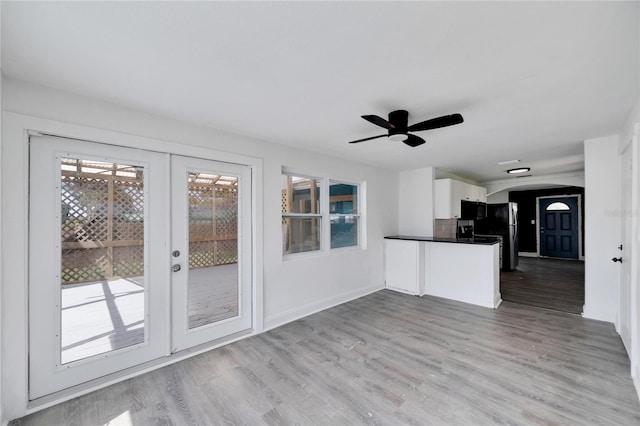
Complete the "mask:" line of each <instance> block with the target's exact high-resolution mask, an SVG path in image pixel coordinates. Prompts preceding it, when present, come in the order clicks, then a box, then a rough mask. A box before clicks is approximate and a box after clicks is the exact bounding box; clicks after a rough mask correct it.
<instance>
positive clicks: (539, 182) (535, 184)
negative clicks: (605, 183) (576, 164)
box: [482, 171, 585, 194]
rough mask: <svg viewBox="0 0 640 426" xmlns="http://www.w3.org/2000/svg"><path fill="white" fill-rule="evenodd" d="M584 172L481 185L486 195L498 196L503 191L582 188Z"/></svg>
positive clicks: (492, 181)
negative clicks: (566, 187)
mask: <svg viewBox="0 0 640 426" xmlns="http://www.w3.org/2000/svg"><path fill="white" fill-rule="evenodd" d="M584 180H585V177H584V172H582V171H577V172H572V173H557V174H553V175H543V176H527V177H521V178H513V177H512V178H508V179H498V180H491V181H486V182H483V183H482V186H484V187H486V188H487V194H494V193H495V194H499V193H500V192H502V191H505V190H507V191H508V190H511V191H526V190H528V189H540V188H549V187H555V186H580V187H584Z"/></svg>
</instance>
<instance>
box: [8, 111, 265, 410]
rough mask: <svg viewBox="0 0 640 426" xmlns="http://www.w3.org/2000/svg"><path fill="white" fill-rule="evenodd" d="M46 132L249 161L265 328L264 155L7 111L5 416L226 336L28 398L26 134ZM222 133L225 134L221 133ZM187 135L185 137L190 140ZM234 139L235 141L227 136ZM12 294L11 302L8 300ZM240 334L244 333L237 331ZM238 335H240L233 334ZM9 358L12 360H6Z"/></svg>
mask: <svg viewBox="0 0 640 426" xmlns="http://www.w3.org/2000/svg"><path fill="white" fill-rule="evenodd" d="M30 133H35V134H38V133H40V134H49V135H55V136H61V137H67V138H74V139H80V140H87V141H91V142H99V143H110V144H113V145H117V146H124V147H131V148H139V149H146V150H150V151H157V152H165V153H173V154H179V155H185V156H192V157H199V158H205V159H211V160H218V161H225V162H231V163H236V164H245V165H248V166H250V167H251V169H252V188H253V190H252V210H253V211H252V227H253V229H254V231H255V232H253V236H252V258H253V270H252V275H253V277H252V278H253V282H254V286H253V299H254V301H255V303H254V304H253V308H252V309H253V330H254V333H259V332H261V331H262V330H263V329H264V311H263V273H262V270H263V250H262V247H263V196H262V193H263V190H262V180H263V161H262V159H260V158H255V157H251V156H248V155H242V154H234V153H230V152H226V151H218V150H212V149H209V148H205V147H204V146H205V141H202V140H194V144H198V143H201V144H202V146H197V145H187V144H185V143H184V142H182V143H180V142H175V141H166V140H161V139H157V138H152V137H144V136H136V135H132V134H125V133H120V132H116V131H111V130H104V129H99V128H94V127H88V126H83V125H78V124H72V123H67V122H62V121H56V120H50V119H45V118H40V117H34V116H31V115H25V114H20V113H15V112H10V111H5V112H4V113H3V128H2V148H3V155H2V158H1V160H2V167H1V171H2V179H1V181H0V185H1V186H2V189H1V194H2V203H3V204H4V205H11V206H14V207H13V208H12V209H4V210H3V214H2V217H1V220H2V233H3V235H2V236H3V238H2V253H3V258H4V259H3V260H4V264H5V265H11V268H2V278H1V279H2V297H1V300H2V302H3V305H2V315H3V318H11V321H3V322H2V333H1V335H2V341H3V342H10V344H8V345H5V346H4V347H3V351H4V352H3V358H2V365H3V370H2V373H3V375H2V385H3V386H5V389H11V392H4V393H3V395H2V397H3V400H4V403H5V404H4V405H5V410H4V413H3V417H4V418H17V417H22V416H24V415H26V414H29V413H32V412H35V411H38V410H40V409H42V408H45V407H48V406H51V405H54V404H57V403H60V402H62V401H65V400H68V399H71V398H74V397H77V396H79V395H83V394H86V393H89V392H91V391H94V390H97V389H100V388H103V387H105V386H108V385H110V384H113V383H116V382H119V381H121V380H124V379H126V378H130V377H134V376H137V375H140V374H142V373H144V372H147V371H150V370H153V369H156V368H159V367H162V366H164V365H168V364H171V363H174V362H177V361H179V360H181V359H185V358H188V357H190V356H193V355H196V354H198V353H202V352H205V351H208V350H210V349H212V348H214V347H217V346H221V345H223V344H227V343H229V342H228V341H225V342H212V343H211V345H204V346H203V347H198V348H194V349H193V350H190V351H185V353H177V354H172V355H170V356H168V357H166V358H163V359H161V360H159V362H155V363H147V364H146V365H144V366H141V367H139V368H135V369H129V370H127V371H123V372H121V373H116V374H114V375H110V376H105V377H104V378H102V379H100V380H96V381H93V382H91V383H88V384H86V385H85V386H82V387H76V388H73V389H69V390H68V391H63V392H61V393H57V394H53V395H51V396H49V397H44V398H41V399H40V400H35V401H29V399H28V328H27V327H28V308H27V303H28V292H27V286H26V283H27V282H28V243H27V241H28V197H29V194H28V182H29V167H28V159H29V155H28V142H29V134H30ZM221 137H224V136H221ZM188 142H189V141H187V143H188ZM229 143H233V141H231V140H230V141H229ZM8 301H10V303H9V302H8ZM238 338H240V337H238ZM234 340H237V338H234ZM7 366H11V368H7Z"/></svg>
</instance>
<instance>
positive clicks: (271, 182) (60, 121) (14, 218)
mask: <svg viewBox="0 0 640 426" xmlns="http://www.w3.org/2000/svg"><path fill="white" fill-rule="evenodd" d="M2 89H3V94H4V99H3V109H4V110H5V116H4V126H3V128H2V130H3V140H2V149H3V153H4V154H3V155H4V156H3V158H2V173H3V174H2V205H1V208H0V213H1V214H2V229H3V230H4V234H3V235H2V237H3V239H2V247H3V253H5V256H4V258H3V260H4V261H5V263H8V264H11V265H12V268H11V270H7V269H6V268H5V269H3V270H2V276H1V280H2V281H1V283H2V288H1V289H0V290H1V291H2V297H1V309H2V322H1V330H2V348H3V350H4V353H3V361H4V362H3V365H2V388H3V391H4V393H3V397H4V401H5V417H4V418H3V420H7V419H11V418H15V417H18V416H21V415H23V414H24V412H25V408H26V403H27V399H26V398H27V394H26V392H27V389H26V383H27V382H26V377H27V360H26V359H27V354H26V349H27V326H26V319H27V312H26V306H27V305H26V304H27V301H26V261H27V259H26V254H25V253H26V235H27V232H26V200H27V199H26V195H27V193H26V190H27V151H26V147H25V136H24V128H29V127H32V126H35V130H49V131H51V129H54V131H57V132H63V133H64V134H67V135H70V136H71V135H94V136H95V140H98V141H103V140H104V141H114V143H119V141H127V140H134V141H136V142H135V147H139V148H143V147H144V148H153V149H156V150H159V151H163V150H168V149H170V148H171V149H173V148H176V147H178V148H180V151H181V153H185V154H188V153H192V155H197V153H198V152H201V151H202V150H203V148H206V149H208V150H215V151H218V152H221V153H225V156H227V154H228V155H240V156H248V157H251V158H259V159H261V160H262V178H261V179H260V181H259V182H258V190H259V191H261V192H259V193H260V194H262V199H261V200H260V201H261V204H262V214H261V215H260V217H259V222H260V225H261V226H260V228H259V231H262V235H261V239H260V241H261V243H262V246H261V247H259V248H258V252H259V254H260V255H261V258H259V259H257V260H256V261H257V263H258V264H259V266H261V267H262V268H261V269H259V270H258V273H259V277H258V278H259V281H261V282H262V284H263V288H262V290H263V293H262V294H263V305H262V306H260V308H261V310H262V312H263V318H261V319H264V327H265V328H270V327H274V326H277V325H280V324H283V323H285V322H288V321H291V320H294V319H296V318H299V317H302V316H305V315H308V314H310V313H312V312H315V311H318V310H322V309H325V308H327V307H330V306H332V305H335V304H338V303H342V302H344V301H347V300H350V299H352V298H355V297H359V296H362V295H364V294H367V293H369V292H372V291H376V290H379V289H382V288H383V285H384V278H383V237H384V236H385V235H390V234H397V233H398V203H397V198H396V197H397V195H395V194H397V188H398V175H397V173H394V172H389V171H385V170H381V169H375V168H371V167H368V166H364V165H361V164H356V163H351V162H346V161H343V160H340V159H336V158H331V157H327V156H323V155H320V154H317V153H313V154H310V153H309V152H305V151H302V150H297V149H292V148H290V147H285V146H282V145H276V144H272V143H267V142H264V141H260V140H253V139H249V138H245V137H241V136H238V135H231V134H227V133H224V132H220V131H216V130H213V129H210V128H206V127H199V126H195V125H192V124H187V123H182V122H178V121H173V120H170V119H166V118H163V117H158V116H154V115H151V114H147V113H143V112H139V111H134V110H130V109H126V108H122V107H119V106H115V105H112V104H107V103H103V102H99V101H95V100H92V99H89V98H84V97H80V96H76V95H72V94H69V93H64V92H60V91H56V90H51V89H47V88H44V87H39V86H34V85H30V84H26V83H22V82H19V81H15V80H5V81H4V86H3V88H2ZM283 166H286V167H295V169H296V170H304V171H306V172H307V173H308V174H311V175H316V176H326V177H331V178H336V179H340V180H345V181H349V182H363V183H366V202H365V208H366V213H365V214H366V216H365V217H366V222H367V233H366V235H365V236H364V240H365V242H366V246H365V249H363V250H361V249H343V250H339V251H333V252H327V253H319V254H318V253H316V254H313V255H310V256H301V257H298V258H296V259H288V260H283V258H282V254H281V253H282V237H281V232H282V231H281V216H280V208H281V206H280V185H281V176H280V174H281V168H282V167H283ZM431 173H432V171H431ZM431 184H432V180H431V181H430V182H428V184H427V187H428V188H431ZM424 197H425V199H426V200H429V204H430V200H431V191H430V190H429V191H426V192H425V193H424ZM427 217H428V216H427ZM432 219H433V217H432V215H431V217H428V222H429V223H430V224H431V223H432ZM9 246H10V247H11V250H7V247H9ZM9 319H10V320H9ZM8 366H10V367H11V368H9V367H8Z"/></svg>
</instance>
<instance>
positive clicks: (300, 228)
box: [282, 217, 320, 254]
mask: <svg viewBox="0 0 640 426" xmlns="http://www.w3.org/2000/svg"><path fill="white" fill-rule="evenodd" d="M282 240H283V247H284V254H291V253H301V252H304V251H314V250H320V218H319V217H288V218H283V219H282Z"/></svg>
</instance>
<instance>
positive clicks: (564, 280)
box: [500, 257, 584, 314]
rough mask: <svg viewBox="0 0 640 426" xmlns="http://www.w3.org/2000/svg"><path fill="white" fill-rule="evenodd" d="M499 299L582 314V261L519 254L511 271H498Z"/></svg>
mask: <svg viewBox="0 0 640 426" xmlns="http://www.w3.org/2000/svg"><path fill="white" fill-rule="evenodd" d="M500 293H501V294H502V300H505V301H508V302H514V303H521V304H523V305H531V306H538V307H540V308H546V309H553V310H556V311H561V312H568V313H572V314H581V313H582V307H583V305H584V262H583V261H580V260H564V259H548V258H542V257H520V258H519V260H518V267H517V268H516V270H514V271H508V272H506V271H502V272H500Z"/></svg>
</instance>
